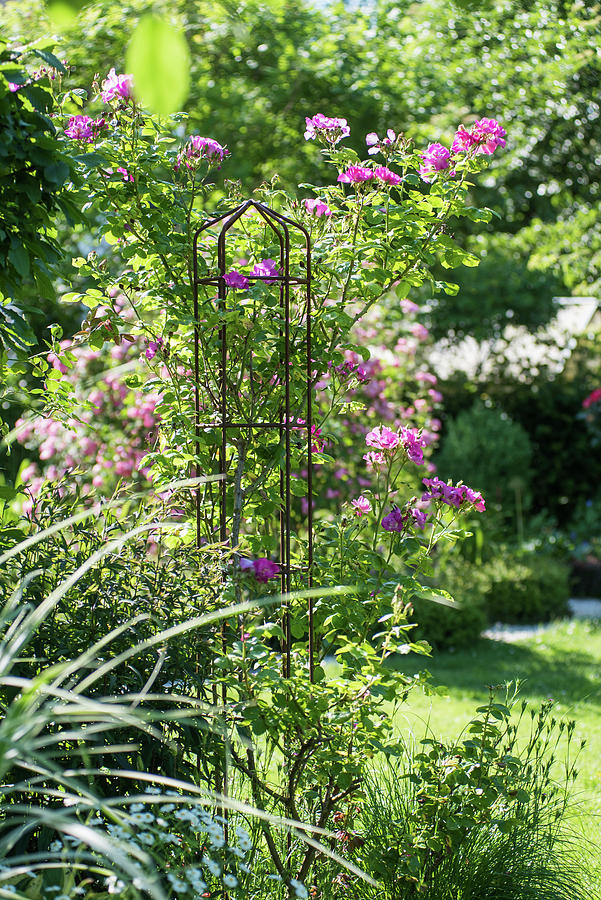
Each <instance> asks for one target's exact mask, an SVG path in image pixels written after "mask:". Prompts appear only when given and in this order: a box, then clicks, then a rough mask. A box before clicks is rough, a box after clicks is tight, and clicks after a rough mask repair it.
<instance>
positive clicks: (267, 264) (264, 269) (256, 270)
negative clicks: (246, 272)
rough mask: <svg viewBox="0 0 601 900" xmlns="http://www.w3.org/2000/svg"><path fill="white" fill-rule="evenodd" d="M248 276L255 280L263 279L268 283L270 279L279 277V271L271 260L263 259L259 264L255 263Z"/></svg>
mask: <svg viewBox="0 0 601 900" xmlns="http://www.w3.org/2000/svg"><path fill="white" fill-rule="evenodd" d="M250 274H251V275H254V276H255V277H256V278H264V279H265V280H266V281H270V280H271V278H272V277H274V276H276V275H279V274H280V272H279V269H278V267H277V266H276V264H275V262H274V260H273V259H263V260H261V262H260V263H256V264H255V265H254V267H253V268H252V269H251V270H250Z"/></svg>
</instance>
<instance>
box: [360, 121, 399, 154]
mask: <svg viewBox="0 0 601 900" xmlns="http://www.w3.org/2000/svg"><path fill="white" fill-rule="evenodd" d="M396 138H397V136H396V134H395V133H394V131H393V130H392V128H389V129H388V131H387V132H386V137H385V138H382V140H380V138H379V137H378V135H377V134H376V132H375V131H370V133H369V134H367V135H366V136H365V143H366V144H367V146H368V147H369V150H368V151H367V152H368V153H369V155H370V156H373V155H374V154H375V153H380V152H381V151H382V149H383V148H385V147H390V146H391V145H392V144H394V142H395V141H396Z"/></svg>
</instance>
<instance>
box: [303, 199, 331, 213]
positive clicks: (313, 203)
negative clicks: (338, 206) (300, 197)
mask: <svg viewBox="0 0 601 900" xmlns="http://www.w3.org/2000/svg"><path fill="white" fill-rule="evenodd" d="M303 202H304V204H305V209H306V210H307V212H308V213H312V214H313V215H314V216H331V215H332V210H331V209H330V207H329V206H328V204H327V203H324V201H323V200H304V201H303Z"/></svg>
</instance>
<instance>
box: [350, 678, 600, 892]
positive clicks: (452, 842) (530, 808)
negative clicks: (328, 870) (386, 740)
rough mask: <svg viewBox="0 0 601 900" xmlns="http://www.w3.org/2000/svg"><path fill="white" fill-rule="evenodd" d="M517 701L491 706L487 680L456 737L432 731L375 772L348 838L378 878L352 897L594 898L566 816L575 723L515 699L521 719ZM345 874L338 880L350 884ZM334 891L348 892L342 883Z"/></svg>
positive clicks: (355, 888)
mask: <svg viewBox="0 0 601 900" xmlns="http://www.w3.org/2000/svg"><path fill="white" fill-rule="evenodd" d="M515 706H517V704H515V703H514V702H513V701H512V700H511V699H510V700H509V701H507V700H506V701H505V702H503V701H501V702H499V700H498V699H497V697H496V696H495V689H493V688H491V689H490V694H489V700H488V702H487V703H485V704H483V705H482V706H480V707H478V709H477V711H476V715H475V716H474V717H473V718H472V720H471V721H470V723H469V725H468V726H467V727H466V729H465V732H464V734H463V735H462V736H461V737H460V738H459V739H458V740H456V741H454V742H449V743H446V742H443V741H440V740H438V739H436V738H434V737H430V736H428V737H427V738H425V739H424V740H422V741H421V743H420V744H419V745H417V746H414V745H404V746H403V754H402V756H401V757H400V758H399V760H396V761H392V762H389V763H388V766H384V767H383V769H381V770H375V771H374V773H373V774H372V776H371V778H370V779H369V780H368V783H367V790H366V798H365V801H364V802H363V804H362V807H361V809H360V810H357V811H355V813H354V814H351V815H350V816H349V817H348V824H346V829H347V836H346V839H345V842H346V846H347V847H348V848H349V849H348V851H347V853H348V856H349V857H350V858H353V859H356V860H357V861H360V862H361V864H362V865H363V866H364V867H365V868H366V870H367V871H369V872H371V873H372V874H374V875H376V876H377V877H378V880H379V886H378V888H377V890H372V889H371V888H370V887H369V886H367V885H365V884H360V883H359V882H357V884H356V885H353V888H352V890H353V895H354V896H356V897H359V898H362V900H363V898H375V897H378V898H379V900H380V898H384V900H389V898H390V900H409V898H413V897H425V898H428V900H451V898H453V900H456V898H461V900H476V898H488V900H530V898H537V900H539V898H541V897H543V898H546V897H549V898H557V897H562V898H566V900H567V898H568V897H570V896H575V897H579V898H584V897H588V896H596V895H595V894H594V893H593V894H592V895H589V893H588V892H589V891H591V890H593V892H594V888H593V882H592V879H591V878H590V877H589V873H588V871H587V869H586V866H585V865H584V864H583V861H582V860H580V859H578V860H576V859H574V856H573V854H574V846H573V839H572V835H571V833H570V830H569V824H568V821H567V813H568V808H569V803H570V800H569V795H570V791H571V789H572V785H573V781H574V779H575V775H576V761H575V760H576V758H577V756H578V752H579V748H578V741H577V740H576V739H575V738H574V728H575V723H574V722H567V723H566V722H563V721H559V722H558V721H557V720H556V719H555V717H554V715H553V705H552V703H551V702H548V701H547V702H546V703H544V704H543V705H542V707H541V708H540V709H539V710H538V711H536V710H534V709H531V710H528V709H527V704H526V702H522V703H521V704H520V706H519V708H518V709H517V715H516V710H515ZM564 738H565V740H566V744H565V745H564V746H563V747H562V749H561V751H559V750H558V745H559V742H560V741H561V740H563V739H564ZM583 745H584V742H582V743H581V745H580V749H582V746H583ZM566 748H567V749H566ZM351 829H354V830H352V831H351ZM343 839H344V838H343ZM349 881H350V878H349V876H348V875H346V874H345V875H343V876H341V884H342V885H343V888H344V887H346V890H347V891H348V889H349ZM333 896H334V897H336V898H337V897H339V896H340V897H342V896H344V891H343V889H340V890H339V892H336V893H335V894H334V895H333Z"/></svg>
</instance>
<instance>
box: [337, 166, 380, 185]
mask: <svg viewBox="0 0 601 900" xmlns="http://www.w3.org/2000/svg"><path fill="white" fill-rule="evenodd" d="M373 179H374V171H373V169H368V168H367V167H366V166H349V167H348V169H347V170H346V172H341V173H340V175H339V176H338V181H342V182H344V183H345V184H361V183H362V182H364V181H373Z"/></svg>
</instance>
